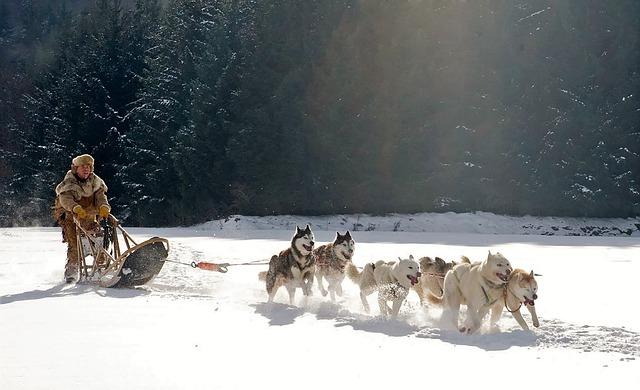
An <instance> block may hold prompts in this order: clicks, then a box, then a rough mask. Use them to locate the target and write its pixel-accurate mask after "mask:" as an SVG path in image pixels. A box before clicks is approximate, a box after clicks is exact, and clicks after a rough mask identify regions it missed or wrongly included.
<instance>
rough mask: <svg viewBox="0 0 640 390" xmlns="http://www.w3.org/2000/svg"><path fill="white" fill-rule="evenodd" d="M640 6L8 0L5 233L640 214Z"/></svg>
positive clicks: (0, 9)
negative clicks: (64, 223) (92, 221)
mask: <svg viewBox="0 0 640 390" xmlns="http://www.w3.org/2000/svg"><path fill="white" fill-rule="evenodd" d="M638 31H640V3H638V2H637V1H634V0H620V1H616V2H602V1H598V0H568V1H564V2H560V3H558V2H554V1H551V0H520V1H516V2H513V1H505V0H480V1H463V0H454V1H451V0H421V1H420V0H417V1H416V0H413V1H410V0H399V1H393V2H389V1H385V0H368V1H363V0H307V1H296V0H270V1H257V0H209V1H207V0H167V1H158V0H130V1H123V0H97V1H87V0H50V1H37V0H28V1H18V0H7V1H3V2H0V82H1V85H2V89H3V90H2V94H0V130H1V132H0V151H1V153H2V156H3V157H2V160H1V161H0V224H2V225H24V224H33V223H40V224H44V225H46V224H51V223H52V220H51V219H50V217H49V212H50V207H51V205H52V203H53V197H54V191H53V188H54V186H55V184H56V183H57V182H59V181H60V180H61V179H62V176H63V175H64V173H65V171H66V170H67V169H68V167H69V164H70V160H71V157H73V156H74V155H77V154H81V153H90V154H92V155H93V156H94V157H95V158H96V162H97V165H96V172H97V173H98V175H100V176H101V177H102V178H103V179H104V180H105V181H106V183H107V185H108V186H109V192H108V195H109V197H110V201H111V203H112V206H113V210H114V213H115V214H116V216H118V217H119V218H120V219H122V220H124V221H125V222H126V223H127V224H129V225H146V226H174V225H188V224H193V223H198V222H203V221H206V220H210V219H214V218H220V217H224V216H227V215H231V214H234V213H241V214H254V215H268V214H306V215H312V214H340V213H372V214H383V213H389V212H422V211H437V212H444V211H456V212H464V211H474V210H482V211H490V212H495V213H501V214H512V215H523V214H532V215H562V216H596V217H605V216H616V217H632V216H637V215H638V214H639V213H640V185H639V183H638V176H639V174H640V157H639V153H640V70H639V66H638V64H640V58H639V53H640V48H639V42H640V40H639V38H640V34H639V33H638Z"/></svg>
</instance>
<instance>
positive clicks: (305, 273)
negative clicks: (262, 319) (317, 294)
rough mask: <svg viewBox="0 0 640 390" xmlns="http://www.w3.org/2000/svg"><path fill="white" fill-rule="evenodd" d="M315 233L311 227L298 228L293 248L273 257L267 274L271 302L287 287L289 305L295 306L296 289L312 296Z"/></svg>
mask: <svg viewBox="0 0 640 390" xmlns="http://www.w3.org/2000/svg"><path fill="white" fill-rule="evenodd" d="M313 240H314V237H313V232H312V231H311V228H310V227H309V225H307V227H306V228H305V229H300V228H299V227H298V226H296V233H295V234H294V235H293V238H292V239H291V246H290V247H289V248H287V249H285V250H283V251H282V252H280V254H278V255H273V256H272V257H271V260H270V261H269V270H268V271H267V274H266V285H267V294H269V302H273V297H274V296H275V295H276V292H277V291H278V289H279V288H280V286H285V288H286V289H287V291H288V292H289V303H290V304H292V305H293V301H294V298H295V294H296V288H298V287H300V288H302V293H303V294H304V295H305V296H306V297H308V296H310V295H311V287H312V285H313V273H314V269H315V267H314V259H313V245H314V242H313Z"/></svg>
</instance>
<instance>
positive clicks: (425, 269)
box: [413, 257, 456, 305]
mask: <svg viewBox="0 0 640 390" xmlns="http://www.w3.org/2000/svg"><path fill="white" fill-rule="evenodd" d="M418 262H419V263H420V273H421V274H422V276H421V277H420V283H418V284H416V285H415V286H413V289H414V290H416V293H418V297H420V304H421V305H424V304H425V301H426V300H429V301H431V302H432V303H440V301H441V299H442V294H443V292H444V276H445V275H446V274H447V272H449V271H450V270H451V269H452V268H453V267H454V266H455V265H456V262H455V261H451V262H449V263H447V262H446V261H444V260H442V259H441V258H439V257H436V259H435V261H434V260H433V259H431V257H421V258H420V260H418Z"/></svg>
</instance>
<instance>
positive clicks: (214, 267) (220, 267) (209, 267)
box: [164, 259, 269, 274]
mask: <svg viewBox="0 0 640 390" xmlns="http://www.w3.org/2000/svg"><path fill="white" fill-rule="evenodd" d="M164 261H168V262H169V263H175V264H182V265H188V266H190V267H192V268H198V269H201V270H205V271H215V272H220V273H223V274H225V273H227V272H228V271H229V267H233V266H236V265H266V264H269V261H266V260H255V261H248V262H246V263H234V264H230V263H209V262H206V261H198V262H196V261H192V262H191V263H183V262H181V261H175V260H169V259H165V260H164Z"/></svg>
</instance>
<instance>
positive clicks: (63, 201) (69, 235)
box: [54, 154, 111, 283]
mask: <svg viewBox="0 0 640 390" xmlns="http://www.w3.org/2000/svg"><path fill="white" fill-rule="evenodd" d="M93 170H94V159H93V157H91V156H90V155H88V154H83V155H80V156H77V157H75V158H73V160H71V169H70V170H69V171H68V172H67V173H66V175H65V176H64V179H63V180H62V182H60V184H58V185H57V186H56V200H55V206H54V217H55V219H56V221H57V222H58V225H60V226H61V227H62V242H66V243H67V263H66V265H65V269H64V277H65V280H66V282H67V283H71V282H74V281H76V280H78V272H79V266H80V261H79V260H80V259H78V249H77V246H76V245H77V236H76V225H75V223H74V217H75V218H76V219H77V221H78V223H79V224H80V225H81V226H82V228H83V229H85V230H87V231H94V232H96V231H99V229H100V226H99V224H98V222H97V221H96V217H99V218H101V219H104V218H107V217H108V216H109V213H110V212H111V206H109V202H108V201H107V195H106V192H107V185H106V184H105V182H104V181H103V180H102V179H101V178H100V177H98V175H96V174H95V173H94V172H93Z"/></svg>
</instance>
